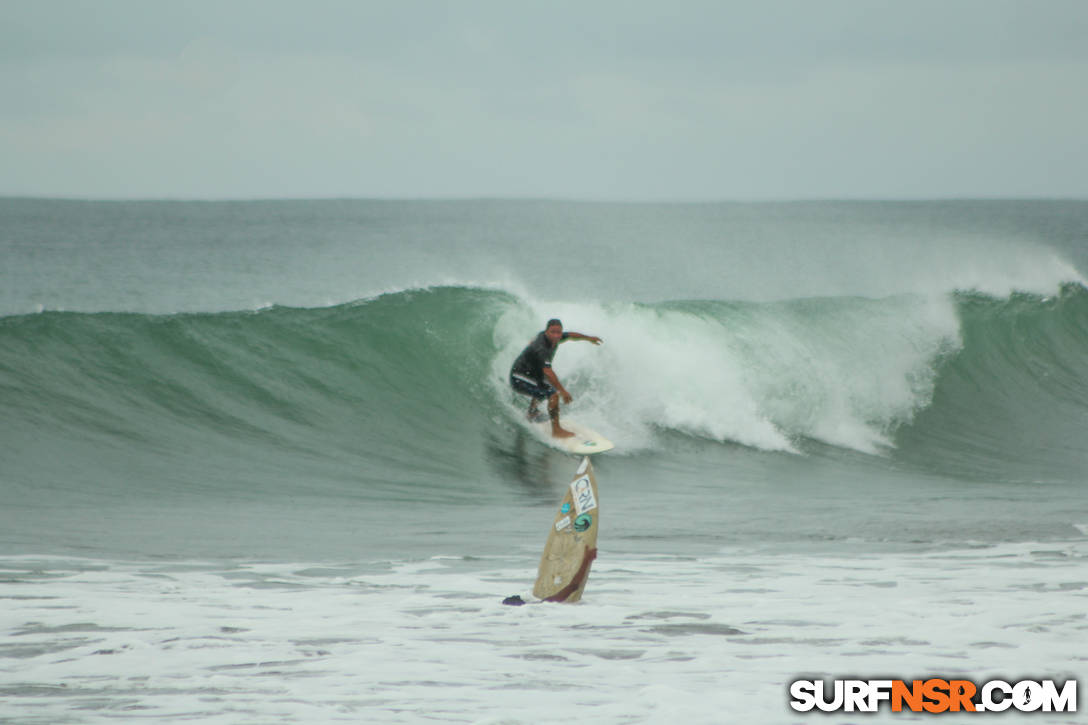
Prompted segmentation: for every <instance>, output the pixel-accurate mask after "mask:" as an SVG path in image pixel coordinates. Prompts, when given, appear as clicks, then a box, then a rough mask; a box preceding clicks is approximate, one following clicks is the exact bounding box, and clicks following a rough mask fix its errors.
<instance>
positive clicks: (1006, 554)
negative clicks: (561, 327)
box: [0, 198, 1088, 724]
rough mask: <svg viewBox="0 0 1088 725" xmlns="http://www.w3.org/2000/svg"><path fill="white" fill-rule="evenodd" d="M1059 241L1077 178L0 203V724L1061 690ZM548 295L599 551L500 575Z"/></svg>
mask: <svg viewBox="0 0 1088 725" xmlns="http://www.w3.org/2000/svg"><path fill="white" fill-rule="evenodd" d="M1086 271H1088V202H1083V201H1043V200H1039V201H997V200H995V201H941V202H926V201H917V202H906V201H903V202H875V201H873V202H797V203H785V202H783V203H751V204H747V203H703V204H649V203H630V204H624V203H603V202H592V203H590V202H564V201H547V200H540V201H534V200H525V201H513V200H463V201H426V200H418V201H410V200H406V201H367V200H309V201H303V200H300V201H230V202H182V201H132V202H125V201H110V202H106V201H71V200H49V199H14V198H12V199H0V403H2V405H0V411H2V412H0V500H2V501H3V505H2V506H0V600H2V606H0V720H3V721H4V722H8V723H20V724H29V723H50V724H53V723H100V722H107V721H108V722H116V721H134V722H146V721H153V722H157V721H161V722H208V723H273V722H275V723H292V722H297V723H322V722H368V723H421V722H440V723H446V722H449V723H530V722H532V723H559V722H570V721H571V720H573V719H578V720H586V721H590V720H591V721H593V722H597V723H644V722H649V723H677V722H684V723H729V722H746V723H755V722H758V723H787V722H806V721H815V722H858V721H859V720H862V721H866V722H870V721H871V722H898V721H915V720H920V719H927V718H928V717H932V716H927V715H925V714H921V715H919V714H911V713H907V712H892V711H891V710H890V708H889V707H888V705H887V704H885V705H884V706H883V708H882V709H881V711H880V712H879V713H877V714H864V715H862V714H859V713H851V712H843V711H840V712H838V713H836V714H833V715H823V714H820V713H818V712H808V713H803V712H797V711H795V710H793V709H792V708H791V706H790V700H791V697H790V692H789V687H790V683H791V682H793V681H794V680H797V679H806V678H807V679H823V680H827V681H832V680H835V679H851V678H854V679H881V678H892V679H905V680H908V681H909V680H913V679H926V678H930V677H936V678H945V679H950V678H958V679H967V680H971V681H972V682H975V683H979V684H981V683H985V682H987V681H991V680H994V679H1002V680H1006V681H1008V682H1010V683H1015V682H1018V681H1021V680H1035V681H1041V680H1045V679H1050V680H1055V681H1057V682H1063V681H1066V680H1069V679H1077V678H1080V680H1081V684H1082V685H1083V684H1084V683H1085V680H1084V675H1085V674H1086V673H1088V648H1086V647H1085V643H1086V642H1088V365H1086V361H1088V288H1086V284H1088V283H1086V281H1085V276H1084V275H1085V272H1086ZM551 317H559V318H561V319H562V320H563V322H564V324H565V325H566V328H567V329H568V330H574V331H578V332H583V333H585V334H589V335H598V336H600V337H602V338H603V340H604V344H603V345H601V346H599V347H597V346H594V345H591V344H588V343H585V342H567V343H565V344H563V345H562V346H561V347H560V349H559V351H558V353H557V355H556V358H555V370H556V372H557V374H558V375H559V377H560V379H561V380H563V381H564V384H565V385H566V387H567V388H568V389H569V390H570V392H571V393H572V394H573V396H574V400H573V402H572V403H571V404H570V405H569V406H564V409H563V414H564V415H569V416H570V417H571V418H572V419H577V420H578V421H580V422H582V423H584V424H587V425H589V426H591V427H593V428H595V429H597V430H599V431H601V432H602V433H603V434H604V435H606V436H607V437H609V438H610V439H612V440H613V441H615V443H616V448H615V450H613V451H610V452H608V453H604V454H601V455H598V456H596V457H594V467H595V470H596V474H597V479H598V484H599V495H600V500H601V513H602V514H603V518H602V519H600V539H599V554H598V558H597V560H596V562H595V563H594V565H593V569H592V572H591V574H590V577H589V581H588V584H587V586H586V589H585V593H584V595H583V600H582V601H581V602H580V603H578V604H572V605H556V604H535V603H534V604H529V605H527V606H524V607H510V606H503V604H502V600H503V598H504V597H506V596H509V595H513V594H520V595H523V596H525V597H526V598H529V594H528V593H529V591H530V590H531V588H532V583H533V580H534V579H535V576H536V567H537V563H538V560H539V557H540V553H541V549H542V548H543V545H544V541H545V538H546V536H547V533H548V527H549V526H550V524H551V521H552V517H553V514H554V512H555V508H556V505H557V504H558V502H559V500H560V498H561V497H562V495H563V492H564V490H565V487H566V486H567V484H568V483H569V481H570V479H571V477H572V474H573V473H574V470H575V468H576V467H577V465H578V462H579V461H578V459H575V458H572V457H570V456H567V455H565V454H563V453H561V452H559V451H557V450H555V449H553V448H551V447H549V446H547V445H546V444H545V443H543V442H542V441H541V440H540V439H538V438H537V437H535V436H534V435H533V434H532V433H531V432H530V430H529V429H528V427H527V425H526V423H525V421H524V419H523V412H524V408H525V407H526V401H525V400H523V399H519V398H518V397H517V396H516V395H515V394H514V393H512V392H511V391H510V390H509V388H508V385H507V383H506V374H507V371H508V369H509V366H510V364H511V362H512V361H513V359H514V357H516V355H517V353H518V352H519V351H520V350H521V349H522V347H524V345H525V344H527V343H528V341H529V340H530V339H531V338H532V337H533V336H534V335H535V334H536V333H537V332H539V331H540V330H541V329H542V328H543V326H544V322H545V321H546V320H547V319H548V318H551ZM1081 696H1082V697H1081V699H1082V700H1083V699H1085V694H1084V693H1083V692H1082V693H1081ZM1085 709H1086V708H1085V707H1084V706H1083V705H1081V707H1080V708H1079V712H1077V713H1056V712H1051V713H1047V712H1033V713H1022V712H1017V711H1010V712H1007V713H1006V714H1005V715H1004V716H1002V717H1000V718H998V719H999V720H1003V721H1005V722H1010V721H1020V720H1023V721H1030V722H1032V723H1049V722H1057V723H1066V722H1073V721H1078V722H1083V721H1085V719H1086V718H1085V716H1084V714H1083V711H1084V710H1085ZM940 720H941V721H942V722H960V721H967V722H976V721H977V720H978V717H977V716H976V715H975V714H956V713H945V714H944V715H942V716H941V717H940Z"/></svg>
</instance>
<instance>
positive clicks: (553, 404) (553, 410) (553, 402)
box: [548, 393, 574, 438]
mask: <svg viewBox="0 0 1088 725" xmlns="http://www.w3.org/2000/svg"><path fill="white" fill-rule="evenodd" d="M548 417H549V418H551V419H552V437H553V438H571V437H573V436H574V434H573V433H571V432H570V431H569V430H566V429H565V428H562V427H560V425H559V393H553V394H552V397H550V398H548Z"/></svg>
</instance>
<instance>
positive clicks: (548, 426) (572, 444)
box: [529, 417, 615, 456]
mask: <svg viewBox="0 0 1088 725" xmlns="http://www.w3.org/2000/svg"><path fill="white" fill-rule="evenodd" d="M559 425H560V426H562V427H563V428H566V429H567V430H569V431H570V432H571V433H573V434H574V436H573V437H572V438H556V437H555V436H553V435H552V423H551V421H550V420H545V421H543V422H540V423H529V427H530V428H532V429H533V431H534V432H535V433H536V435H537V437H538V438H540V440H542V441H544V442H545V443H547V444H548V445H549V446H552V447H554V448H558V449H559V450H561V451H566V452H567V453H573V454H574V455H576V456H588V455H591V454H593V453H604V452H605V451H610V450H612V449H613V448H615V446H614V445H613V444H612V441H610V440H608V439H607V438H605V437H604V436H603V435H601V434H600V433H598V432H597V431H595V430H593V429H592V428H590V427H588V426H584V425H582V424H581V423H579V422H577V421H574V420H571V419H570V418H566V417H561V418H560V419H559Z"/></svg>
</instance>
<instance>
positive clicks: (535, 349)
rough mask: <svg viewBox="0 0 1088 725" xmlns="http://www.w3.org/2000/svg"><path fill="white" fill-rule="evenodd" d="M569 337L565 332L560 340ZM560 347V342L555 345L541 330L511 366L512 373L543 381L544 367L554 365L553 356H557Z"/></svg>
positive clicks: (538, 381)
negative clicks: (556, 352)
mask: <svg viewBox="0 0 1088 725" xmlns="http://www.w3.org/2000/svg"><path fill="white" fill-rule="evenodd" d="M568 337H569V335H568V334H567V333H566V332H564V333H563V337H562V338H561V339H560V342H562V341H563V340H566V339H567V338H568ZM558 347H559V345H558V344H556V345H555V346H554V347H553V346H552V344H551V342H549V341H548V336H547V335H545V334H544V333H543V332H541V333H540V334H539V335H537V336H536V338H535V339H534V340H533V341H532V342H530V343H529V346H528V347H526V348H525V349H524V350H522V351H521V354H520V355H518V359H517V360H515V361H514V365H513V367H511V368H510V374H511V375H513V374H514V373H517V374H518V375H524V376H525V377H527V378H532V379H533V380H535V381H537V383H543V382H544V368H550V367H551V366H552V358H553V357H555V351H556V349H557V348H558Z"/></svg>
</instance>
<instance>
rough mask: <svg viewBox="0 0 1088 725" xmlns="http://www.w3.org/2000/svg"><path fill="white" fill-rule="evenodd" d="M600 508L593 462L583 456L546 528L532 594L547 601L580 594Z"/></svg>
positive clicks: (593, 555) (591, 555)
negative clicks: (546, 538)
mask: <svg viewBox="0 0 1088 725" xmlns="http://www.w3.org/2000/svg"><path fill="white" fill-rule="evenodd" d="M600 511H601V508H600V504H599V499H598V498H597V479H596V478H595V477H594V476H593V464H592V463H590V461H589V456H585V457H584V458H583V459H582V462H581V463H580V464H579V465H578V470H577V471H576V472H575V474H574V480H572V481H571V483H570V487H569V488H568V489H567V493H566V495H565V496H563V500H562V502H560V504H559V511H558V512H557V513H556V515H555V520H554V521H552V527H551V530H549V531H548V542H547V543H546V544H545V545H544V553H543V554H542V555H541V557H540V569H539V570H538V572H537V577H536V584H535V585H533V596H535V597H538V598H540V599H543V600H544V601H547V602H577V601H578V600H579V599H581V598H582V590H584V589H585V588H586V580H587V579H588V578H589V567H590V566H591V565H592V564H593V560H594V559H596V558H597V526H598V524H599V523H600Z"/></svg>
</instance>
